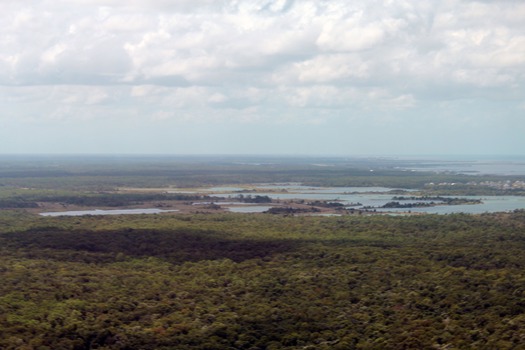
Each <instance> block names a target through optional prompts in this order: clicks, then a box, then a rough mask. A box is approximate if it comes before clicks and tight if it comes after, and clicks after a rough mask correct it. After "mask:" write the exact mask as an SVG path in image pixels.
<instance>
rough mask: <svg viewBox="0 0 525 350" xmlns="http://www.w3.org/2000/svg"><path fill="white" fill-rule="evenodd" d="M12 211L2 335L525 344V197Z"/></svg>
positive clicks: (371, 344) (149, 345) (219, 345)
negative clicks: (431, 207)
mask: <svg viewBox="0 0 525 350" xmlns="http://www.w3.org/2000/svg"><path fill="white" fill-rule="evenodd" d="M0 214H2V217H5V218H6V220H4V223H3V224H2V226H0V227H6V228H5V229H3V231H2V232H0V253H1V254H0V273H1V276H2V283H0V348H2V349H6V350H10V349H39V350H48V349H53V350H61V349H68V350H69V349H76V350H81V349H86V350H87V349H95V348H98V349H107V350H113V349H115V350H117V349H118V350H131V349H144V350H153V349H164V350H167V349H210V350H211V349H219V350H220V349H268V350H270V349H326V350H328V349H330V350H331V349H432V348H434V349H447V348H449V349H520V347H522V346H523V339H524V337H525V316H524V315H525V302H524V293H523V291H524V290H525V254H524V249H525V233H524V232H525V231H524V229H525V211H516V212H514V213H511V214H487V215H480V216H471V215H460V214H454V215H444V216H437V215H425V216H413V217H380V216H373V217H366V216H344V217H293V216H285V215H245V214H212V215H193V216H186V215H178V216H163V215H150V216H147V215H137V216H111V217H109V216H107V217H63V218H53V217H50V218H47V217H46V218H36V217H30V216H21V215H16V212H13V213H12V215H8V214H9V213H8V212H4V213H0ZM16 220H18V221H16ZM5 223H9V229H7V226H5ZM17 227H20V228H21V229H19V230H17V229H16V228H17Z"/></svg>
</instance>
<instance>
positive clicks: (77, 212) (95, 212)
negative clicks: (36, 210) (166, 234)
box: [40, 208, 178, 216]
mask: <svg viewBox="0 0 525 350" xmlns="http://www.w3.org/2000/svg"><path fill="white" fill-rule="evenodd" d="M175 211H178V210H175V209H173V210H163V209H156V208H148V209H110V210H102V209H94V210H73V211H54V212H47V213H40V215H42V216H83V215H129V214H160V213H168V212H175Z"/></svg>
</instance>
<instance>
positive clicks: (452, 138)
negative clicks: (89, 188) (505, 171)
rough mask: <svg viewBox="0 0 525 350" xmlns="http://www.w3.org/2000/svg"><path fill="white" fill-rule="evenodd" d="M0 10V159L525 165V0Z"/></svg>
mask: <svg viewBox="0 0 525 350" xmlns="http://www.w3.org/2000/svg"><path fill="white" fill-rule="evenodd" d="M0 8H1V11H0V26H1V28H2V31H1V33H0V153H7V154H13V153H14V154H22V153H37V154H39V153H51V154H55V153H65V154H82V153H89V154H276V155H278V154H283V155H309V154H311V155H411V154H429V155H432V154H450V155H455V154H478V155H482V154H488V155H498V154H507V155H523V154H525V21H524V20H523V19H524V18H525V2H523V1H521V0H515V1H513V0H499V1H488V0H479V1H469V0H443V1H434V0H396V1H394V0H383V1H377V0H354V1H346V0H344V1H343V0H329V1H307V0H305V1H300V0H295V1H294V0H275V1H272V0H253V1H239V0H232V1H226V0H191V1H190V0H113V1H102V0H75V1H66V0H40V1H35V0H27V1H19V0H2V2H1V3H0Z"/></svg>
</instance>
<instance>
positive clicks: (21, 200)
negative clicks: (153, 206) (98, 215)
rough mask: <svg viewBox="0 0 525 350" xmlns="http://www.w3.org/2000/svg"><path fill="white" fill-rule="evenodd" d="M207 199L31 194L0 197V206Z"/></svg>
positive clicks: (158, 195) (173, 195)
mask: <svg viewBox="0 0 525 350" xmlns="http://www.w3.org/2000/svg"><path fill="white" fill-rule="evenodd" d="M201 199H209V197H207V196H202V195H197V194H195V195H192V194H178V193H97V194H80V193H79V194H72V195H39V194H36V195H32V194H27V195H24V196H21V195H19V196H15V197H10V198H5V199H0V208H4V209H5V208H36V207H38V203H39V202H47V203H61V204H71V205H79V206H106V207H120V206H126V205H136V204H142V203H144V202H149V201H169V200H184V201H194V200H201Z"/></svg>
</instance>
